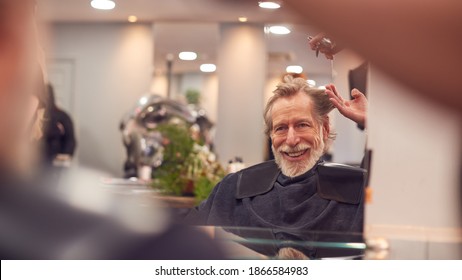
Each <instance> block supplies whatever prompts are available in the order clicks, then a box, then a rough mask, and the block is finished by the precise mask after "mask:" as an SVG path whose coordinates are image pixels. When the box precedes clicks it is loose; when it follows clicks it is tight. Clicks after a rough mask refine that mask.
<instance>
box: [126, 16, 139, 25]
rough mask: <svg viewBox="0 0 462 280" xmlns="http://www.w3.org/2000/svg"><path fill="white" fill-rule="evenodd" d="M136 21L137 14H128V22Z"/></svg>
mask: <svg viewBox="0 0 462 280" xmlns="http://www.w3.org/2000/svg"><path fill="white" fill-rule="evenodd" d="M137 21H138V17H137V16H129V17H128V22H131V23H134V22H137Z"/></svg>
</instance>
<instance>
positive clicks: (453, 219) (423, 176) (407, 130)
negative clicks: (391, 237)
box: [366, 69, 462, 237]
mask: <svg viewBox="0 0 462 280" xmlns="http://www.w3.org/2000/svg"><path fill="white" fill-rule="evenodd" d="M369 93H370V114H369V128H368V146H369V147H370V148H371V149H372V150H373V155H372V159H373V161H372V172H371V181H370V186H371V188H372V194H373V195H372V203H370V204H368V205H367V208H366V221H367V224H368V225H370V226H372V225H373V226H378V225H383V226H386V227H385V228H389V227H398V228H399V227H402V226H404V227H405V228H411V227H418V228H422V227H424V228H440V229H441V228H457V227H460V226H461V225H462V213H461V192H462V188H461V182H460V179H461V178H460V176H461V173H460V170H461V168H460V167H461V166H460V164H461V159H462V157H461V152H462V149H461V146H462V121H461V119H460V117H459V116H460V115H459V114H456V113H455V112H451V111H449V110H447V109H445V108H441V107H439V106H437V105H435V104H432V103H430V102H429V101H427V100H423V99H422V98H421V97H419V95H418V94H416V93H414V92H413V91H412V90H410V89H408V88H405V87H403V86H401V85H400V84H397V83H396V82H394V81H393V80H391V79H389V78H388V77H386V76H385V75H383V74H382V73H380V72H379V71H377V70H376V69H372V71H371V76H370V82H369ZM401 231H402V230H401ZM379 234H384V235H387V233H384V232H382V233H379ZM410 234H411V235H413V234H415V233H410ZM459 234H460V233H459ZM427 237H428V236H427Z"/></svg>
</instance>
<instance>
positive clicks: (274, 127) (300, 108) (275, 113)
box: [186, 76, 367, 232]
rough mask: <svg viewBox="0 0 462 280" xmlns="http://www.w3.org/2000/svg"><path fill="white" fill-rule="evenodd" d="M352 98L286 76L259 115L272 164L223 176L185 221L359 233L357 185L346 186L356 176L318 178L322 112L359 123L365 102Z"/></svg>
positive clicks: (326, 131)
mask: <svg viewBox="0 0 462 280" xmlns="http://www.w3.org/2000/svg"><path fill="white" fill-rule="evenodd" d="M352 95H353V97H354V99H353V100H351V101H345V100H343V99H342V98H341V97H340V95H339V94H338V93H337V91H336V89H335V86H333V85H329V86H327V89H326V90H320V89H313V88H310V87H309V86H308V84H307V83H306V80H304V79H301V78H292V77H290V76H286V77H285V78H284V82H283V83H281V84H279V85H278V87H277V89H276V90H275V91H274V95H273V96H272V97H271V99H270V100H269V101H268V103H267V105H266V108H265V112H264V119H265V124H266V133H267V135H268V136H269V137H271V140H272V150H273V153H274V156H275V160H274V161H267V162H263V163H261V164H258V165H255V166H252V167H249V168H247V169H244V170H242V171H240V172H237V173H234V174H230V175H228V176H227V177H225V178H224V179H223V180H222V181H221V182H220V183H219V184H218V185H217V186H216V187H215V188H214V190H213V191H212V193H211V195H210V196H209V198H208V199H207V200H206V201H204V202H203V203H202V204H201V205H200V206H199V207H197V208H195V209H193V210H192V211H191V212H190V213H189V215H188V216H187V217H186V220H187V222H190V223H194V224H206V225H217V226H241V227H266V228H292V229H306V230H326V231H349V232H360V231H362V221H363V203H362V201H363V199H362V188H363V184H362V183H363V181H362V180H359V181H356V182H348V180H349V179H348V178H350V179H351V178H353V177H354V176H353V177H350V176H349V173H350V172H353V173H354V172H356V171H358V170H356V169H354V168H351V169H350V168H346V169H342V170H341V171H340V172H338V171H339V170H338V169H336V168H333V169H329V168H327V169H326V168H323V172H322V174H321V172H320V166H321V165H323V162H322V160H321V159H320V158H321V156H322V155H323V154H324V153H325V152H326V151H327V149H328V147H329V144H330V142H331V141H332V140H333V139H334V134H333V133H332V131H331V128H330V124H329V117H328V114H329V112H330V111H331V110H332V109H334V108H335V107H337V108H338V110H339V111H340V112H341V113H342V114H343V115H344V116H346V117H348V118H350V119H352V120H354V121H355V122H357V123H360V124H362V125H364V123H365V120H366V117H365V116H366V110H367V100H366V98H365V96H364V95H363V94H362V93H360V92H359V91H357V90H353V92H352ZM360 171H361V170H360ZM330 173H333V174H330ZM336 176H337V177H338V178H336ZM345 176H346V177H345ZM321 177H327V179H326V180H324V178H321ZM332 178H333V179H332ZM346 184H349V185H350V187H349V188H348V189H345V188H344V185H346ZM351 184H353V188H351Z"/></svg>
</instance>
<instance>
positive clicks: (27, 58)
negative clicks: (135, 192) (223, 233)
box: [0, 0, 223, 260]
mask: <svg viewBox="0 0 462 280" xmlns="http://www.w3.org/2000/svg"><path fill="white" fill-rule="evenodd" d="M34 9H35V2H34V1H29V0H0V135H1V137H0V257H1V259H2V260H7V259H219V258H222V256H223V255H222V254H221V253H220V250H219V249H218V248H217V247H216V246H215V245H214V243H212V242H211V241H210V239H209V238H208V237H206V236H205V235H203V234H202V233H200V232H197V231H195V230H193V229H185V228H183V227H180V226H176V225H172V224H171V223H170V219H169V213H168V212H167V211H166V210H164V208H160V207H159V206H158V205H157V203H155V202H152V201H151V202H150V203H146V204H145V205H142V206H140V203H139V201H138V200H137V199H136V197H135V198H134V197H133V196H130V197H128V196H125V198H122V199H121V198H118V197H114V195H110V194H109V193H108V192H107V191H104V190H101V189H100V188H95V184H97V182H98V179H97V178H94V177H96V176H94V172H86V173H84V174H81V173H79V174H77V175H76V176H75V177H74V178H69V181H68V182H74V184H75V183H76V184H77V186H72V185H66V186H63V187H62V189H65V190H67V192H62V193H60V194H58V193H57V192H51V191H49V188H43V186H40V184H39V183H37V182H36V181H35V182H31V181H30V180H29V179H28V178H27V177H25V175H24V174H27V173H28V172H29V171H31V169H33V165H32V164H30V162H32V161H31V159H30V158H29V157H28V155H29V154H30V153H29V152H30V151H31V147H34V145H33V143H34V137H33V136H34V132H35V131H36V128H37V125H38V124H39V119H40V118H39V115H38V110H37V109H38V107H39V98H38V97H37V92H38V91H40V90H41V89H39V88H37V84H40V80H39V79H40V76H41V75H40V73H39V71H38V67H36V66H37V64H38V58H37V42H36V37H35V24H34ZM41 85H43V81H41ZM92 174H93V175H92ZM42 176H46V174H42ZM44 181H46V180H44ZM64 194H65V195H64Z"/></svg>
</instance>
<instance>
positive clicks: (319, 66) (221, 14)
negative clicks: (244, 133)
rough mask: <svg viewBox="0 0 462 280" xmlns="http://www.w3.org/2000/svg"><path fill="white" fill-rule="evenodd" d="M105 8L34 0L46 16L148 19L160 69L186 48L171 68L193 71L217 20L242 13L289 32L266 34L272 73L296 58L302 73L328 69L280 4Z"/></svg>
mask: <svg viewBox="0 0 462 280" xmlns="http://www.w3.org/2000/svg"><path fill="white" fill-rule="evenodd" d="M114 1H115V2H116V5H117V6H116V8H115V9H114V10H111V11H101V10H95V9H93V8H92V7H91V6H90V2H91V1H90V0H39V3H40V4H39V5H40V6H39V11H40V15H41V17H42V19H43V20H44V21H46V22H51V23H54V24H59V23H63V22H74V23H79V22H105V23H107V22H127V18H128V16H130V15H135V16H137V17H138V19H139V21H140V22H145V23H154V37H155V69H156V70H158V71H165V67H166V66H165V64H166V55H167V54H168V53H172V54H175V55H176V54H177V53H178V52H180V51H186V50H191V51H195V52H197V53H198V55H199V59H198V60H197V61H192V62H185V61H179V60H178V59H176V60H175V61H174V64H173V70H174V72H175V73H182V72H191V71H197V69H198V68H199V65H200V64H201V63H214V62H215V61H216V57H217V48H218V42H219V23H223V22H238V17H242V16H245V17H247V18H248V20H249V23H253V24H255V23H257V24H261V25H262V32H263V26H264V25H265V24H284V25H286V26H288V27H289V28H290V29H291V31H292V32H291V34H289V35H284V36H282V35H271V34H270V35H268V36H267V46H268V52H269V58H270V59H269V62H268V69H269V73H270V74H272V75H276V74H281V73H283V72H284V69H285V67H286V66H288V65H290V64H298V65H301V66H303V68H304V69H305V72H306V73H308V74H316V75H318V74H321V75H323V74H325V75H328V74H330V72H331V70H330V69H331V68H330V63H328V62H327V61H326V60H325V59H321V58H316V57H315V55H314V53H313V52H312V51H310V50H308V47H307V39H306V38H307V36H308V35H313V34H315V31H313V29H312V28H310V27H309V26H304V25H300V24H298V23H299V22H301V20H300V19H299V18H297V16H295V15H294V14H291V13H290V12H289V11H288V10H287V9H284V6H283V7H282V8H281V9H278V10H267V9H261V8H259V7H258V4H257V3H258V1H257V0H114Z"/></svg>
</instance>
